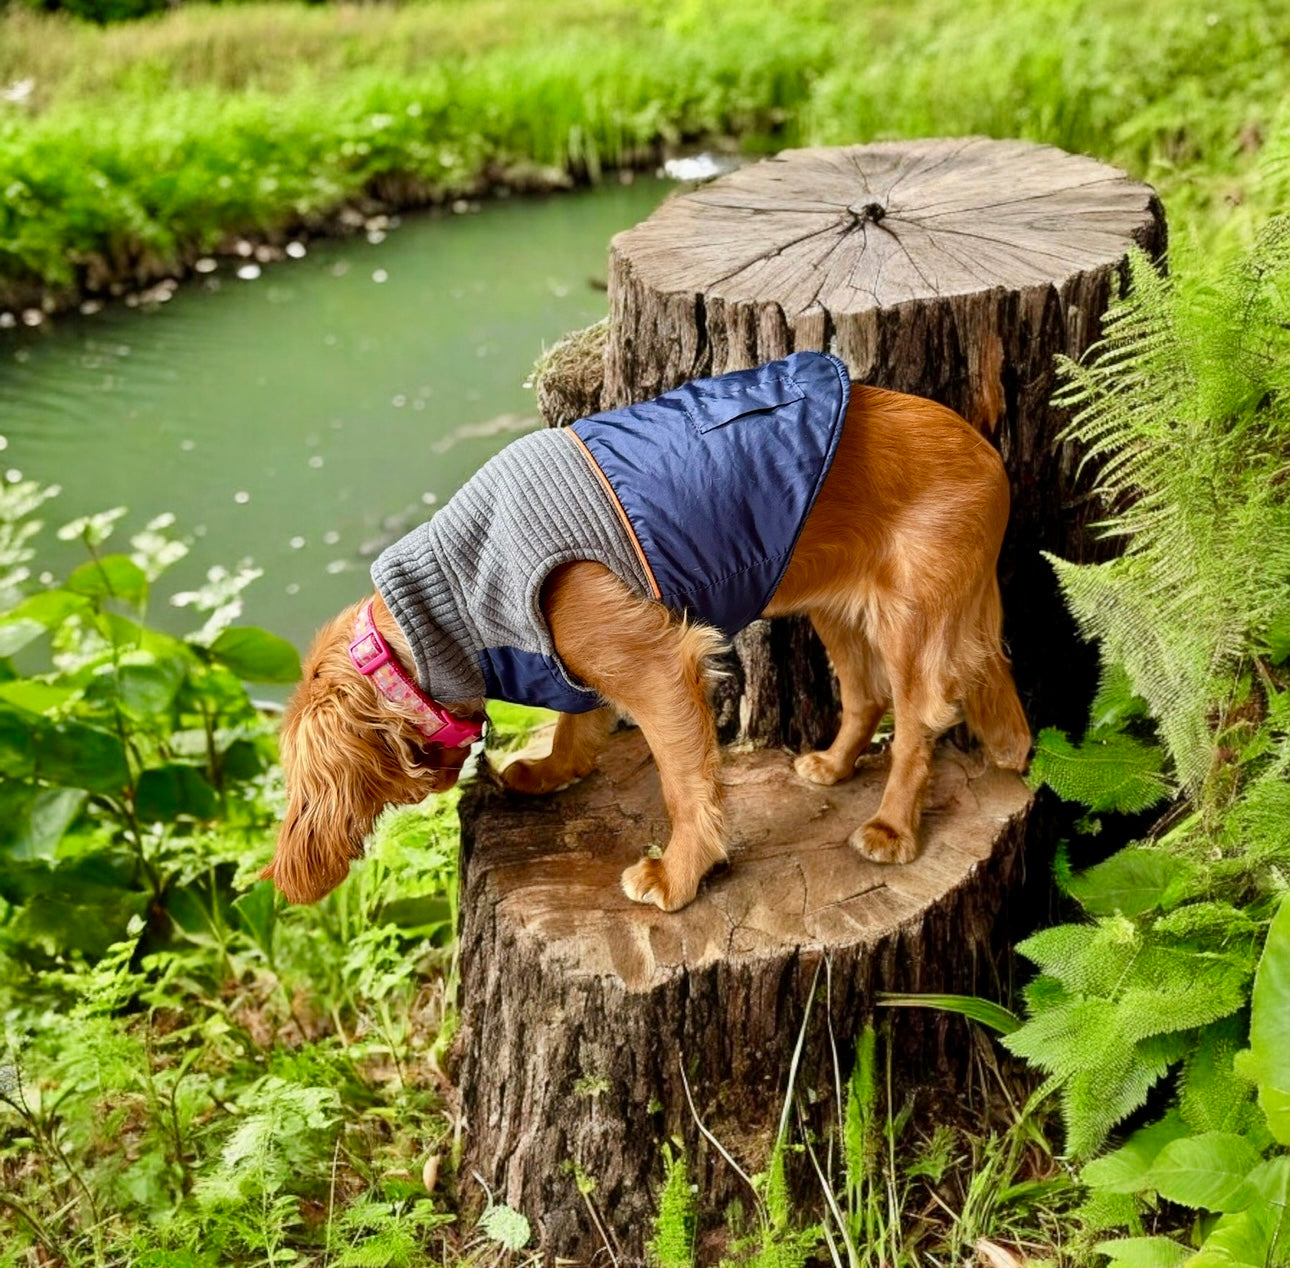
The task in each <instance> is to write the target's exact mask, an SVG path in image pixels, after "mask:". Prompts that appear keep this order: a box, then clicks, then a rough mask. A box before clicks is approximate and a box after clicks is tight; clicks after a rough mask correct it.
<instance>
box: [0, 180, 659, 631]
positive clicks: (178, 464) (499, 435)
mask: <svg viewBox="0 0 1290 1268" xmlns="http://www.w3.org/2000/svg"><path fill="white" fill-rule="evenodd" d="M667 189H668V186H667V185H665V184H664V183H663V182H660V181H655V180H638V181H636V182H635V183H634V184H632V185H628V186H619V185H614V186H611V187H606V188H603V189H600V190H597V191H594V192H590V193H579V194H564V195H553V196H550V197H543V198H527V197H526V198H512V199H507V200H502V201H498V202H495V203H491V204H485V205H484V206H483V207H482V209H481V210H479V211H478V212H477V213H474V214H464V215H448V214H426V215H418V216H412V217H407V218H405V219H404V221H403V223H402V224H401V225H400V226H399V227H398V228H396V229H392V230H390V231H389V232H388V233H386V234H385V236H384V237H383V239H381V240H379V241H369V240H368V238H367V237H366V236H359V237H357V238H354V239H346V240H343V241H332V242H318V243H313V244H311V245H310V246H309V249H308V253H307V255H306V256H304V258H302V259H298V260H286V261H283V262H280V263H276V264H269V265H266V266H264V268H263V271H262V273H261V275H260V277H259V278H258V279H255V280H239V279H238V278H237V276H236V270H235V267H234V266H232V265H228V264H221V266H220V268H219V271H218V272H217V273H215V274H212V275H210V276H209V277H207V278H206V279H204V280H202V281H197V282H194V283H191V284H188V285H185V286H183V287H181V288H180V289H179V291H178V292H177V293H176V295H175V297H174V298H173V299H172V300H171V301H170V302H169V303H167V304H165V305H163V306H161V307H159V308H157V309H156V310H155V311H143V310H132V309H129V308H127V307H125V306H124V305H116V306H113V307H111V308H109V309H108V310H106V311H104V312H102V313H99V314H97V315H96V316H93V317H84V318H81V317H77V318H63V319H59V320H58V321H56V322H54V323H52V324H51V326H50V327H49V328H46V329H37V330H26V329H21V328H20V329H18V330H9V331H0V437H3V440H2V442H0V445H2V448H3V451H2V452H0V476H3V477H4V478H6V479H10V480H13V479H17V478H19V474H21V475H22V476H25V477H29V478H34V479H37V480H39V481H41V482H42V483H45V484H58V485H60V486H61V487H62V493H61V495H60V496H59V497H58V498H57V499H55V500H54V501H53V502H51V503H49V504H48V505H47V507H46V508H45V509H46V514H45V519H46V521H47V524H48V526H49V527H48V528H47V530H46V532H45V533H44V534H42V536H41V537H40V538H39V539H37V544H38V546H39V552H40V553H39V555H38V557H37V559H36V560H35V561H34V563H33V565H32V567H33V571H34V572H36V573H37V574H39V573H41V572H42V571H43V570H54V571H55V573H56V574H57V575H60V576H61V575H63V573H64V572H65V570H66V569H67V568H68V567H69V566H73V565H74V564H76V563H79V562H81V560H82V559H83V558H84V555H83V553H82V552H81V551H80V549H79V548H78V547H77V546H76V545H74V544H71V545H69V544H67V543H62V542H59V541H57V540H55V538H54V534H53V531H52V530H53V528H54V527H56V526H57V525H59V524H62V523H64V522H66V521H67V520H70V519H72V518H73V517H74V516H77V515H82V514H85V513H88V512H94V511H100V510H104V509H106V508H109V507H115V506H126V507H128V508H129V514H128V515H127V516H126V517H125V518H124V519H123V520H122V521H121V523H120V524H119V525H118V526H117V529H116V533H115V535H114V538H113V539H112V540H111V541H110V542H109V544H108V546H107V547H106V548H105V549H109V550H110V549H113V548H116V549H125V550H128V549H129V547H128V544H127V539H128V537H129V535H130V534H131V533H132V532H134V531H137V530H138V529H139V528H141V527H142V526H143V525H144V524H145V523H146V522H147V521H148V520H150V519H152V518H153V517H154V516H156V515H158V514H160V513H161V512H165V511H171V512H173V513H174V514H175V516H176V526H175V529H174V530H173V531H175V532H176V533H179V534H181V535H183V536H185V537H191V539H192V553H191V554H190V556H189V557H188V558H187V559H185V560H184V561H183V562H182V563H181V564H179V565H178V566H176V567H175V568H174V569H173V570H172V571H171V572H170V573H168V574H167V576H166V577H165V578H163V580H162V581H161V582H160V583H159V586H160V589H161V592H162V596H163V597H162V598H160V599H154V601H153V604H152V609H151V619H153V620H154V621H155V622H156V623H157V624H160V625H162V626H163V627H165V628H168V629H171V630H173V631H175V632H177V633H185V632H187V631H189V630H191V629H193V628H195V627H196V626H197V625H198V624H200V621H199V620H197V619H195V617H194V615H193V614H192V613H190V612H187V611H182V610H179V609H177V608H170V607H168V606H167V604H166V603H165V600H164V596H165V595H168V594H170V593H174V592H176V591H179V590H184V589H189V588H192V587H194V586H195V585H199V584H201V583H202V582H203V580H204V578H205V576H206V571H207V569H208V568H210V567H212V566H213V565H224V566H228V567H232V566H234V565H236V564H237V563H239V562H240V561H241V560H244V559H250V560H252V561H253V562H254V563H255V564H256V565H257V566H258V567H260V568H262V569H263V570H264V576H263V577H261V578H260V579H259V580H257V581H256V582H254V583H253V584H252V585H251V586H250V587H249V588H248V589H247V590H246V591H245V592H244V604H245V610H244V613H243V616H242V618H241V623H245V624H256V625H262V626H264V627H266V628H268V629H271V630H273V631H274V632H276V633H279V634H281V635H283V636H284V637H286V638H289V639H291V640H292V641H293V642H294V643H296V645H297V646H300V647H303V646H304V645H305V644H306V643H307V642H308V640H309V638H310V636H311V635H312V633H313V631H314V630H315V629H316V628H317V627H318V625H319V624H320V623H321V622H322V621H323V620H325V619H326V618H327V617H328V616H329V615H331V614H332V613H334V612H335V611H336V610H337V609H338V608H340V607H341V606H342V605H343V604H345V603H347V602H351V601H353V600H355V599H357V598H358V597H360V595H361V594H362V593H364V591H365V589H366V588H367V587H368V578H367V569H368V566H369V564H370V562H371V557H372V555H373V554H374V553H375V552H376V551H377V550H379V549H380V547H381V546H383V545H384V544H385V543H386V542H388V541H391V540H393V539H394V538H395V537H396V536H398V535H399V534H400V533H401V532H403V531H405V530H406V529H408V528H411V527H412V526H414V525H415V524H416V523H419V522H420V521H421V520H422V519H425V518H427V517H428V516H429V515H430V514H431V513H432V512H433V509H434V507H435V506H436V505H439V504H441V503H442V502H443V501H444V500H446V499H447V498H448V497H449V496H451V494H452V493H453V492H454V491H455V490H456V489H457V488H458V487H459V486H460V485H461V484H462V483H463V482H464V481H465V479H466V478H467V477H468V476H469V475H470V474H471V473H472V472H473V471H474V470H475V469H476V468H477V467H478V466H479V465H480V464H481V463H482V462H483V461H484V460H485V459H486V458H488V457H489V456H490V455H491V454H492V453H494V452H495V451H496V450H497V449H499V448H500V447H501V446H502V445H504V444H505V443H506V442H507V441H508V440H509V439H511V438H513V437H514V436H515V435H516V434H517V433H519V432H521V431H526V430H530V429H531V428H533V427H536V426H538V425H539V420H538V418H537V411H536V406H535V403H534V400H533V395H532V393H531V391H529V390H528V389H526V388H525V387H524V386H523V384H524V380H525V378H526V376H527V375H528V373H529V371H530V370H531V368H532V365H533V361H534V359H535V357H536V356H537V355H538V353H539V352H540V351H541V349H542V347H543V345H544V344H546V345H548V346H549V345H550V344H551V343H553V342H554V341H555V340H556V339H558V338H559V337H560V336H561V335H563V334H566V333H567V332H569V331H571V330H574V329H577V328H579V327H581V326H584V325H587V324H588V323H590V322H592V321H595V320H596V319H597V318H599V317H601V316H603V315H604V313H605V311H606V299H605V295H604V291H603V278H604V274H605V262H606V251H607V247H608V242H609V238H610V237H611V235H612V234H614V233H615V232H617V231H618V230H619V229H623V228H626V227H627V226H629V225H632V224H635V223H636V222H637V221H639V220H641V219H643V218H644V217H645V216H647V215H648V214H649V212H650V211H651V210H653V208H654V207H655V206H656V205H657V204H658V202H659V201H660V199H661V198H662V197H663V195H664V193H665V192H666V191H667ZM371 236H372V237H374V238H378V239H379V238H381V235H380V234H379V233H374V234H373V235H371ZM597 282H599V285H597V284H596V283H597Z"/></svg>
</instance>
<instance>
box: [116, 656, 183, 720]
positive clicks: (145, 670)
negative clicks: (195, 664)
mask: <svg viewBox="0 0 1290 1268" xmlns="http://www.w3.org/2000/svg"><path fill="white" fill-rule="evenodd" d="M183 680H184V666H183V665H182V664H177V663H175V662H174V661H158V662H157V663H155V664H151V665H122V666H121V669H120V672H119V673H118V675H117V682H118V684H119V689H120V698H121V704H122V705H123V706H124V707H125V708H126V709H128V710H129V711H130V712H131V713H133V714H136V715H137V716H139V717H151V716H152V715H154V714H158V713H163V712H164V711H165V710H166V709H168V708H170V706H171V704H172V703H173V702H174V699H175V693H176V692H177V691H178V690H179V685H180V683H182V682H183Z"/></svg>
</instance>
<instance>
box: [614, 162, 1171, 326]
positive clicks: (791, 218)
mask: <svg viewBox="0 0 1290 1268" xmlns="http://www.w3.org/2000/svg"><path fill="white" fill-rule="evenodd" d="M1155 201H1156V199H1155V193H1154V191H1153V190H1152V189H1151V188H1150V187H1149V186H1147V185H1143V184H1141V183H1139V182H1137V181H1134V180H1131V179H1130V178H1129V177H1128V176H1126V175H1125V173H1123V172H1122V171H1120V170H1119V169H1117V168H1113V167H1109V166H1107V165H1106V164H1105V163H1101V162H1098V161H1097V160H1095V159H1091V158H1087V157H1085V156H1083V155H1077V154H1068V153H1066V152H1065V151H1064V150H1059V149H1056V148H1055V147H1053V146H1048V145H1034V144H1031V143H1029V142H1025V141H994V140H990V139H988V138H985V137H968V138H965V139H958V140H921V141H891V142H880V143H877V144H872V145H855V146H846V147H840V148H817V149H803V150H786V151H784V152H783V153H782V154H779V155H777V156H776V157H775V158H773V159H769V160H766V161H764V162H761V163H756V164H753V165H751V166H749V167H745V168H741V169H739V170H738V171H735V172H733V173H731V174H729V175H727V176H725V177H722V178H721V179H720V180H717V181H714V182H713V183H712V184H710V185H707V186H705V187H703V188H701V189H698V190H696V191H694V192H693V193H690V194H686V195H684V196H681V197H678V198H674V199H671V200H670V201H668V202H666V203H664V204H663V206H662V207H660V208H659V210H658V211H656V212H655V213H654V214H653V215H652V216H650V218H649V219H648V220H646V221H644V222H643V223H642V224H639V225H637V226H636V227H635V228H632V229H628V230H625V231H624V232H623V233H620V234H619V235H618V236H617V237H616V238H615V239H614V250H615V253H617V254H621V255H624V256H627V257H630V259H631V262H632V269H633V271H634V273H635V274H636V277H637V279H638V280H639V282H640V283H641V284H642V285H644V286H647V287H648V288H650V289H651V290H654V291H658V292H661V293H673V294H674V293H678V292H688V293H692V294H703V295H705V296H714V297H718V298H720V299H722V300H724V301H726V302H727V303H738V302H748V303H754V304H757V305H765V304H768V303H775V304H778V305H779V306H780V308H781V309H782V310H783V311H784V313H785V315H786V316H787V317H788V318H789V320H790V322H791V321H792V320H793V318H794V317H796V316H797V315H799V314H805V313H809V312H810V311H812V310H814V309H817V308H821V309H824V310H827V311H828V312H829V313H831V314H834V315H835V316H836V315H838V314H843V313H849V312H859V311H862V310H865V309H868V308H875V307H889V306H893V305H898V304H908V303H910V302H911V301H917V300H920V299H930V298H942V297H946V296H951V295H960V294H972V293H975V292H978V291H982V290H990V289H992V288H994V287H1002V288H1004V289H1005V290H1021V289H1024V288H1026V287H1030V286H1047V285H1055V284H1059V283H1060V282H1061V281H1062V280H1064V279H1065V278H1066V277H1068V276H1070V275H1072V274H1075V273H1079V272H1083V271H1086V270H1088V269H1093V268H1099V267H1104V266H1106V265H1108V264H1114V263H1117V262H1118V261H1119V260H1121V259H1122V258H1123V256H1124V252H1125V248H1126V246H1127V245H1128V244H1129V243H1131V242H1133V241H1137V240H1138V237H1139V236H1140V235H1141V232H1142V228H1143V224H1144V221H1145V220H1146V219H1147V218H1148V213H1149V209H1150V207H1151V206H1152V205H1153V204H1154V203H1155Z"/></svg>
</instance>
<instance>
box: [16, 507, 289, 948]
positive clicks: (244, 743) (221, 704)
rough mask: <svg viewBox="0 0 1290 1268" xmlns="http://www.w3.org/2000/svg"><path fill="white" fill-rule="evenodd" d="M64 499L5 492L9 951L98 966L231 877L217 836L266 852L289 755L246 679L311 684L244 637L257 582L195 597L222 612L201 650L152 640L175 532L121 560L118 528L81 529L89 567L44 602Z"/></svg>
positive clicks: (278, 648)
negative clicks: (277, 763)
mask: <svg viewBox="0 0 1290 1268" xmlns="http://www.w3.org/2000/svg"><path fill="white" fill-rule="evenodd" d="M47 497H48V491H44V490H40V489H37V488H36V487H35V486H34V485H32V484H29V483H26V482H22V483H18V484H14V485H7V486H4V487H3V489H0V524H2V525H3V528H0V538H3V539H5V540H7V541H8V542H9V543H10V547H9V551H8V559H9V567H10V572H9V580H8V583H7V592H8V602H7V603H6V605H5V608H4V610H3V612H0V651H2V652H3V653H4V658H3V659H0V806H3V808H4V812H5V813H4V820H3V822H4V827H3V829H2V830H0V853H3V854H4V855H5V857H6V862H7V865H6V867H5V868H4V869H3V879H0V895H3V897H4V899H5V900H6V901H8V902H9V903H11V904H14V905H15V906H16V907H17V908H18V910H17V912H16V914H15V916H14V918H13V919H12V920H11V921H9V922H8V923H7V926H6V927H5V928H4V930H3V933H2V934H0V936H2V937H3V938H4V939H5V940H6V941H7V942H8V943H9V944H10V945H11V946H13V947H15V948H26V954H27V955H28V956H29V957H30V956H32V955H35V954H36V953H37V952H38V951H43V952H44V953H45V954H47V955H48V954H51V953H57V952H59V951H63V950H79V951H82V952H84V953H89V954H97V953H99V952H101V951H102V950H104V949H105V948H106V946H107V945H108V944H109V943H111V942H112V941H114V940H115V939H116V938H119V937H120V936H121V935H122V933H123V932H124V928H125V924H126V922H127V921H128V920H129V919H130V918H131V917H132V916H137V915H143V914H144V913H147V912H151V913H159V912H161V911H163V910H165V909H166V908H167V906H168V904H169V901H170V899H171V896H172V894H173V892H174V889H175V886H176V884H177V883H179V882H181V881H186V880H188V879H191V877H192V876H193V875H194V873H195V872H197V871H205V872H208V871H209V869H210V867H211V866H212V863H213V861H219V860H212V859H211V858H210V857H209V856H207V855H206V854H205V853H204V852H203V849H202V847H203V846H205V845H207V844H208V841H207V840H206V835H205V831H206V828H207V825H209V824H211V823H213V822H215V821H217V820H218V821H220V822H221V823H223V824H224V825H226V828H227V830H228V831H229V832H230V833H232V834H237V833H241V834H242V836H243V839H244V840H245V841H254V840H256V839H257V838H258V834H259V833H260V832H261V831H262V830H263V828H264V827H265V826H266V824H267V822H268V818H269V815H268V814H267V813H266V803H265V801H264V798H263V792H262V790H263V785H264V781H265V779H266V777H267V776H268V773H269V771H270V770H271V767H272V762H273V760H274V756H275V746H274V740H273V735H272V729H271V726H270V724H269V723H268V722H267V721H266V720H265V718H264V717H263V716H262V714H261V713H260V711H259V710H257V709H256V708H255V706H254V705H253V704H252V703H251V700H250V698H249V696H248V695H247V692H246V689H245V687H244V686H243V685H242V680H244V679H246V680H255V681H267V682H284V681H292V680H294V678H295V677H297V676H298V675H299V659H298V657H297V655H296V653H295V650H294V649H293V648H292V647H291V646H290V645H289V644H287V643H285V642H284V641H283V640H281V639H278V638H276V637H275V636H273V635H271V634H268V633H266V632H265V631H263V630H258V629H254V628H251V627H240V628H239V627H234V626H232V625H231V624H230V622H231V621H232V620H234V619H236V616H237V615H238V614H239V612H240V610H241V605H240V600H239V599H238V598H237V597H236V592H237V591H238V590H240V588H241V587H242V586H244V585H245V584H246V582H247V581H248V580H250V579H252V578H253V577H254V576H256V575H258V573H256V572H255V571H254V570H253V569H250V568H247V567H244V568H243V569H241V570H240V572H239V573H237V574H233V575H232V578H231V581H232V584H231V586H230V584H229V581H230V578H229V576H228V575H227V574H220V575H219V576H217V577H216V578H214V579H213V581H214V582H218V583H219V584H213V587H212V589H210V590H208V591H205V592H194V593H191V594H189V595H186V596H178V597H179V598H180V599H181V600H182V601H185V602H187V603H188V604H190V605H192V606H196V607H197V608H198V609H199V611H205V612H208V613H209V619H208V620H207V621H206V623H205V625H204V627H203V628H202V629H201V630H199V631H197V632H196V633H194V634H192V635H190V636H189V637H188V638H186V639H180V638H175V637H173V636H171V635H168V634H164V633H161V632H160V631H158V630H156V629H155V628H152V627H150V626H149V625H147V624H146V619H147V610H148V602H149V597H150V593H151V589H152V586H153V583H154V582H155V581H156V580H157V578H158V577H159V576H160V575H161V574H162V573H163V572H164V571H165V570H166V569H167V568H168V567H169V566H171V565H172V564H173V563H175V562H176V561H177V560H178V559H179V558H181V557H182V555H183V554H184V553H185V547H184V546H183V543H182V542H179V541H177V540H175V539H174V538H173V537H171V536H169V535H168V534H167V533H166V531H165V530H166V529H168V528H169V524H170V521H169V520H167V519H165V518H164V517H163V518H162V519H158V520H154V521H153V522H152V523H151V524H150V525H149V526H148V529H147V530H146V531H145V532H144V533H142V534H139V535H138V536H136V538H135V539H134V540H133V542H132V543H131V545H132V546H133V550H132V551H131V552H130V553H112V552H109V551H107V550H106V549H105V545H106V543H107V541H108V539H109V538H110V537H111V535H112V531H113V526H114V524H115V521H116V519H117V518H118V516H119V512H115V511H114V512H107V513H105V514H102V515H96V516H87V517H84V518H82V519H79V520H76V521H73V522H72V523H71V524H68V525H65V526H64V527H63V528H62V529H60V530H59V535H60V537H63V538H64V539H66V540H79V541H81V542H82V543H83V545H84V547H85V550H86V553H87V555H88V556H89V558H88V560H87V562H86V563H84V564H82V565H81V566H80V567H78V568H76V569H74V570H73V571H72V572H71V574H70V575H69V576H68V577H67V578H66V580H65V581H64V582H63V583H62V584H60V585H49V586H45V587H42V588H36V587H33V586H32V585H31V582H30V580H29V578H27V577H25V576H23V573H22V571H21V569H22V568H23V567H24V563H23V561H25V560H26V559H28V558H30V556H31V554H32V551H33V549H34V548H33V547H32V546H31V545H30V544H29V542H30V539H31V538H32V536H33V534H34V533H35V532H38V531H39V523H38V522H37V521H34V520H33V519H31V518H30V512H31V511H32V510H33V509H34V507H35V506H36V505H37V504H38V503H40V502H42V501H44V500H46V498H47ZM172 518H173V517H172ZM233 839H235V838H233V837H230V839H229V844H232V841H233ZM224 848H225V850H226V851H227V849H228V846H227V845H226V846H225V847H224ZM224 857H225V858H226V857H227V854H225V855H224ZM172 915H174V916H175V917H176V918H177V919H179V921H180V923H181V924H182V923H183V912H182V911H177V912H176V913H172ZM235 916H236V914H234V918H235ZM154 918H155V917H154Z"/></svg>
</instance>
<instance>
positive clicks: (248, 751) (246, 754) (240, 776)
mask: <svg viewBox="0 0 1290 1268" xmlns="http://www.w3.org/2000/svg"><path fill="white" fill-rule="evenodd" d="M219 766H220V771H221V772H222V775H223V778H224V779H226V780H228V779H231V780H234V781H235V782H237V781H241V780H246V779H254V778H255V777H256V776H257V775H259V774H260V773H261V772H262V771H263V770H264V767H265V762H264V758H263V757H262V756H261V755H260V750H259V749H258V748H257V747H256V746H255V744H254V742H253V741H251V740H234V741H233V743H232V744H230V745H229V746H228V748H226V749H225V750H224V751H223V752H222V753H221V754H220V758H219Z"/></svg>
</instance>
